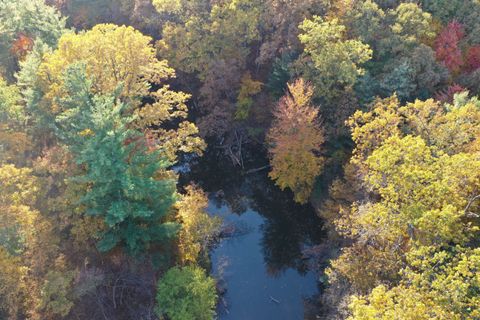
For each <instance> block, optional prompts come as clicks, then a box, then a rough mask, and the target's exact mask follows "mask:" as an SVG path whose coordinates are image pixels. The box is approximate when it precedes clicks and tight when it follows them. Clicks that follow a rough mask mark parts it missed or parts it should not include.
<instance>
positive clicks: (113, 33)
mask: <svg viewBox="0 0 480 320" xmlns="http://www.w3.org/2000/svg"><path fill="white" fill-rule="evenodd" d="M76 62H82V63H84V64H85V66H86V72H87V74H88V76H89V77H90V78H92V79H93V85H92V90H93V91H94V93H96V94H110V93H111V92H114V91H115V90H118V89H119V87H120V89H121V92H120V98H121V99H122V100H124V101H125V102H126V103H128V104H129V105H130V106H131V110H129V111H128V112H131V113H136V114H137V115H138V117H137V119H136V120H135V123H134V124H133V125H135V126H136V127H138V128H140V129H142V130H144V131H145V133H146V135H147V136H149V137H150V138H151V139H150V142H151V143H152V147H159V148H161V149H162V150H163V151H164V152H165V155H166V156H167V157H168V158H169V159H170V160H172V161H174V160H175V159H176V157H175V155H176V153H177V152H178V151H183V152H201V151H202V150H203V148H204V147H205V145H204V142H203V140H202V139H200V138H199V137H197V133H198V130H197V128H196V126H195V125H194V124H193V123H191V122H189V121H187V120H186V118H187V115H188V108H187V105H186V101H187V100H188V99H189V97H190V95H188V94H186V93H183V92H177V91H173V90H171V89H170V87H169V85H168V84H166V83H165V81H167V80H168V79H170V78H172V77H174V76H175V71H174V70H173V69H172V68H170V67H169V66H168V63H167V61H166V60H158V59H157V57H156V53H155V49H154V47H153V45H152V39H151V38H150V37H148V36H145V35H143V34H142V33H141V32H139V31H137V30H135V29H134V28H132V27H127V26H117V25H114V24H99V25H96V26H95V27H93V28H92V29H91V30H89V31H86V32H82V33H78V34H75V33H68V34H64V35H63V36H62V37H61V38H60V40H59V43H58V49H56V50H55V51H53V52H52V53H47V54H46V55H45V57H44V59H43V62H42V63H41V65H40V66H39V68H38V78H39V80H38V87H39V89H40V91H41V92H42V95H43V97H42V99H41V101H40V103H39V104H38V106H37V109H40V110H43V112H46V113H49V114H53V115H58V114H59V113H61V112H62V111H64V110H61V107H60V103H57V102H58V101H59V99H62V97H64V96H65V92H62V91H63V90H64V88H65V87H64V73H65V70H66V69H67V67H68V66H69V65H71V64H73V63H76ZM153 87H155V88H158V89H157V90H153ZM145 100H148V101H152V102H151V103H145V104H143V103H142V101H145ZM173 122H175V123H176V126H173V129H172V127H171V126H166V125H167V124H172V123H173Z"/></svg>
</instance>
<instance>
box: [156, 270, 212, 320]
mask: <svg viewBox="0 0 480 320" xmlns="http://www.w3.org/2000/svg"><path fill="white" fill-rule="evenodd" d="M157 290H158V291H157V306H156V312H157V314H158V315H159V316H162V315H163V314H166V315H167V316H168V317H169V319H172V320H211V319H213V317H214V316H215V311H214V309H215V304H216V301H217V294H216V291H215V290H216V289H215V281H214V280H213V279H212V278H210V277H209V276H207V275H206V274H205V271H203V270H202V269H201V268H199V267H196V266H187V267H183V268H178V267H174V268H171V269H170V270H168V271H167V273H166V274H165V275H164V276H163V278H162V279H161V280H160V281H159V283H158V289H157Z"/></svg>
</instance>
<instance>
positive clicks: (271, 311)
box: [183, 161, 324, 320]
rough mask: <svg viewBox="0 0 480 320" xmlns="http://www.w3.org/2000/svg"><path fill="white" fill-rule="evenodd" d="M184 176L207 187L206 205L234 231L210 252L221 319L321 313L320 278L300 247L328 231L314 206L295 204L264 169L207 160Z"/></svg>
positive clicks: (291, 318) (303, 316) (302, 316)
mask: <svg viewBox="0 0 480 320" xmlns="http://www.w3.org/2000/svg"><path fill="white" fill-rule="evenodd" d="M183 180H184V183H187V180H192V181H194V182H196V183H198V184H200V185H201V186H202V187H203V188H204V190H205V191H207V192H209V195H210V196H209V198H210V202H209V207H208V211H209V212H210V214H212V215H218V216H221V217H222V218H223V219H224V223H225V225H226V226H227V227H228V228H229V230H233V234H232V235H231V236H230V237H227V238H225V239H223V240H222V241H221V242H220V243H219V244H218V245H217V246H216V247H215V248H213V249H212V251H211V262H212V274H213V275H214V276H215V277H216V278H217V279H219V283H220V286H221V287H223V288H224V289H225V293H224V294H223V295H222V297H221V299H220V303H219V306H218V310H217V313H218V318H219V319H223V320H240V319H241V320H256V319H276V320H282V319H289V320H295V319H315V302H316V301H318V297H317V295H318V287H317V279H316V276H315V274H314V273H313V272H311V271H310V270H309V264H310V262H309V261H308V260H307V259H306V258H305V257H304V255H303V254H302V251H303V250H304V249H306V248H308V247H311V246H313V245H316V244H319V243H321V241H322V240H323V238H324V235H323V233H322V231H321V220H320V219H319V218H318V217H316V215H315V213H314V211H313V208H311V207H310V206H299V205H297V204H295V203H294V202H293V201H292V200H291V199H292V196H291V194H289V193H287V192H281V191H280V190H279V189H278V188H277V187H275V186H274V185H273V183H272V182H271V181H270V180H269V179H268V177H267V175H266V172H262V173H256V174H252V175H247V176H242V175H241V174H239V172H238V171H237V170H232V168H230V167H229V166H228V165H226V166H224V167H222V166H221V165H219V164H218V163H213V164H212V162H211V161H210V162H206V161H203V163H198V164H197V165H193V166H192V167H191V172H190V173H189V174H188V176H184V177H183Z"/></svg>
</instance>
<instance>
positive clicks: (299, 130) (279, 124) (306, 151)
mask: <svg viewBox="0 0 480 320" xmlns="http://www.w3.org/2000/svg"><path fill="white" fill-rule="evenodd" d="M312 95H313V87H312V85H310V84H309V83H306V82H305V81H304V80H303V79H298V80H296V81H295V82H293V83H291V84H289V85H288V92H287V93H286V94H285V96H283V97H282V98H281V99H280V101H279V102H278V104H277V106H276V107H275V110H274V122H273V126H272V128H271V129H270V131H269V132H268V141H269V142H270V144H271V147H270V150H269V151H270V158H271V160H270V163H271V165H272V171H271V172H270V177H271V178H272V179H274V180H275V181H276V184H277V185H278V186H279V187H280V188H281V189H285V188H289V189H291V190H292V191H293V192H294V194H295V201H297V202H300V203H305V202H306V201H307V200H308V198H309V196H310V192H311V191H312V188H313V184H314V181H315V178H316V176H318V175H319V173H320V171H321V170H322V166H323V159H322V158H321V157H320V156H319V152H320V146H321V145H322V143H323V142H324V136H323V131H322V129H321V128H320V126H319V121H318V109H316V108H315V107H313V106H312V105H311V99H312Z"/></svg>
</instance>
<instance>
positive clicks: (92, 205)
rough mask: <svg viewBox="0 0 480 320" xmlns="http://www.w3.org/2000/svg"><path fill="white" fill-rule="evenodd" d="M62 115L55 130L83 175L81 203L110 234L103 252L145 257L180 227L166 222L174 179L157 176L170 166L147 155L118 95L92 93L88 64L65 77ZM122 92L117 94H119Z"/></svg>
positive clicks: (173, 196) (155, 154)
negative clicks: (122, 251) (118, 251)
mask: <svg viewBox="0 0 480 320" xmlns="http://www.w3.org/2000/svg"><path fill="white" fill-rule="evenodd" d="M64 81H65V91H66V92H67V96H66V98H64V99H62V101H61V102H60V103H61V104H62V106H63V107H64V110H65V111H64V112H63V113H61V114H60V115H58V116H57V118H56V121H57V125H58V127H57V132H58V136H59V137H60V138H61V140H62V141H63V143H65V145H67V146H68V148H69V150H70V151H71V152H72V154H73V155H74V158H75V161H76V163H77V164H78V165H80V166H82V167H84V168H85V171H84V174H83V175H80V176H77V177H75V178H74V180H75V181H76V182H77V183H80V184H83V185H85V186H86V187H87V190H88V191H87V193H86V194H85V196H84V197H83V198H82V199H81V204H82V205H84V206H86V208H87V209H86V210H87V213H88V214H89V215H93V216H100V217H103V218H104V221H105V224H106V227H107V230H106V231H105V233H104V234H103V236H102V240H101V241H100V242H99V243H98V247H99V249H100V250H101V251H109V250H111V249H112V248H114V247H115V246H117V245H119V244H122V246H124V247H125V248H126V249H127V251H128V252H129V253H131V254H140V253H144V252H145V250H147V249H148V248H149V246H150V245H151V244H152V243H158V242H161V241H163V240H165V239H168V238H170V237H172V236H173V235H174V234H175V233H176V231H177V229H178V226H177V225H176V224H175V223H171V222H167V221H166V220H167V218H168V215H169V212H170V208H171V206H172V205H173V203H174V202H175V200H176V192H175V180H174V179H172V178H168V177H163V178H159V177H158V175H160V174H161V171H163V172H164V175H165V176H166V175H167V174H166V173H165V170H166V168H167V167H168V166H169V165H170V163H169V162H168V161H167V160H166V159H162V158H161V157H160V155H159V152H158V151H149V150H148V148H147V145H146V142H145V139H144V137H143V135H142V134H141V133H140V132H138V131H136V130H133V129H131V128H130V127H129V124H130V123H131V122H132V117H129V116H124V115H123V112H124V111H125V110H126V107H127V106H126V105H125V104H123V103H121V102H119V100H118V99H117V98H116V95H115V94H114V95H111V96H100V95H93V94H92V93H91V85H92V82H91V81H90V80H89V79H88V78H87V77H86V76H85V66H84V65H73V66H72V67H70V68H69V69H68V70H67V72H66V74H65V79H64ZM117 94H118V92H117Z"/></svg>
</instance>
